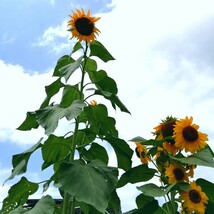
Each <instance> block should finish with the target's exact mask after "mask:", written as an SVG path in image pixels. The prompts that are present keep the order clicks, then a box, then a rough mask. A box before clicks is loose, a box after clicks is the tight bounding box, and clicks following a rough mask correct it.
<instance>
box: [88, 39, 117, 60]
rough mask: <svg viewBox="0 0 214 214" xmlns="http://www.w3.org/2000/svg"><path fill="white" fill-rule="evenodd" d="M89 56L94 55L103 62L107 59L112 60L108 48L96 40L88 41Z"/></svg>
mask: <svg viewBox="0 0 214 214" xmlns="http://www.w3.org/2000/svg"><path fill="white" fill-rule="evenodd" d="M90 50H91V53H90V56H96V57H98V58H100V59H101V60H103V61H104V62H108V61H109V60H114V57H113V56H112V55H111V54H110V53H109V52H108V50H107V49H106V48H105V47H104V46H103V45H102V44H101V43H100V42H98V41H94V42H92V43H90Z"/></svg>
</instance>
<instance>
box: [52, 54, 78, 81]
mask: <svg viewBox="0 0 214 214" xmlns="http://www.w3.org/2000/svg"><path fill="white" fill-rule="evenodd" d="M73 62H75V60H74V59H73V58H71V57H70V56H68V55H64V56H62V57H61V58H60V59H59V60H58V61H57V64H56V67H55V69H54V73H53V76H59V77H62V73H61V72H60V71H59V70H60V69H61V68H63V67H64V66H66V65H69V64H71V63H73Z"/></svg>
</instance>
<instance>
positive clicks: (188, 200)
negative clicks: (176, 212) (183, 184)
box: [179, 182, 208, 214]
mask: <svg viewBox="0 0 214 214" xmlns="http://www.w3.org/2000/svg"><path fill="white" fill-rule="evenodd" d="M179 199H180V200H182V201H183V203H182V208H183V210H184V211H185V213H193V212H194V213H200V214H204V213H205V209H206V206H205V204H207V203H208V197H207V195H206V194H205V193H204V192H203V191H202V189H201V187H200V186H197V185H196V183H195V182H191V183H190V189H189V190H188V191H184V192H182V193H181V194H180V197H179Z"/></svg>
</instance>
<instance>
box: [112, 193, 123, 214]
mask: <svg viewBox="0 0 214 214" xmlns="http://www.w3.org/2000/svg"><path fill="white" fill-rule="evenodd" d="M109 207H110V208H112V209H113V210H114V212H115V213H121V206H120V198H119V197H118V195H117V192H116V190H114V191H113V192H112V194H111V200H110V202H109Z"/></svg>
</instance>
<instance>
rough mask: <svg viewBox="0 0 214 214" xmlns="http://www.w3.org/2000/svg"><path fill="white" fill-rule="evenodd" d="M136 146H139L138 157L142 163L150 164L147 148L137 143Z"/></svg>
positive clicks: (137, 148) (137, 149)
mask: <svg viewBox="0 0 214 214" xmlns="http://www.w3.org/2000/svg"><path fill="white" fill-rule="evenodd" d="M135 144H136V146H137V147H136V149H135V152H136V155H137V157H139V158H140V160H141V162H142V163H144V164H148V162H149V160H150V158H149V155H148V151H147V149H146V147H145V146H144V145H142V144H141V143H140V142H136V143H135Z"/></svg>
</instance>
